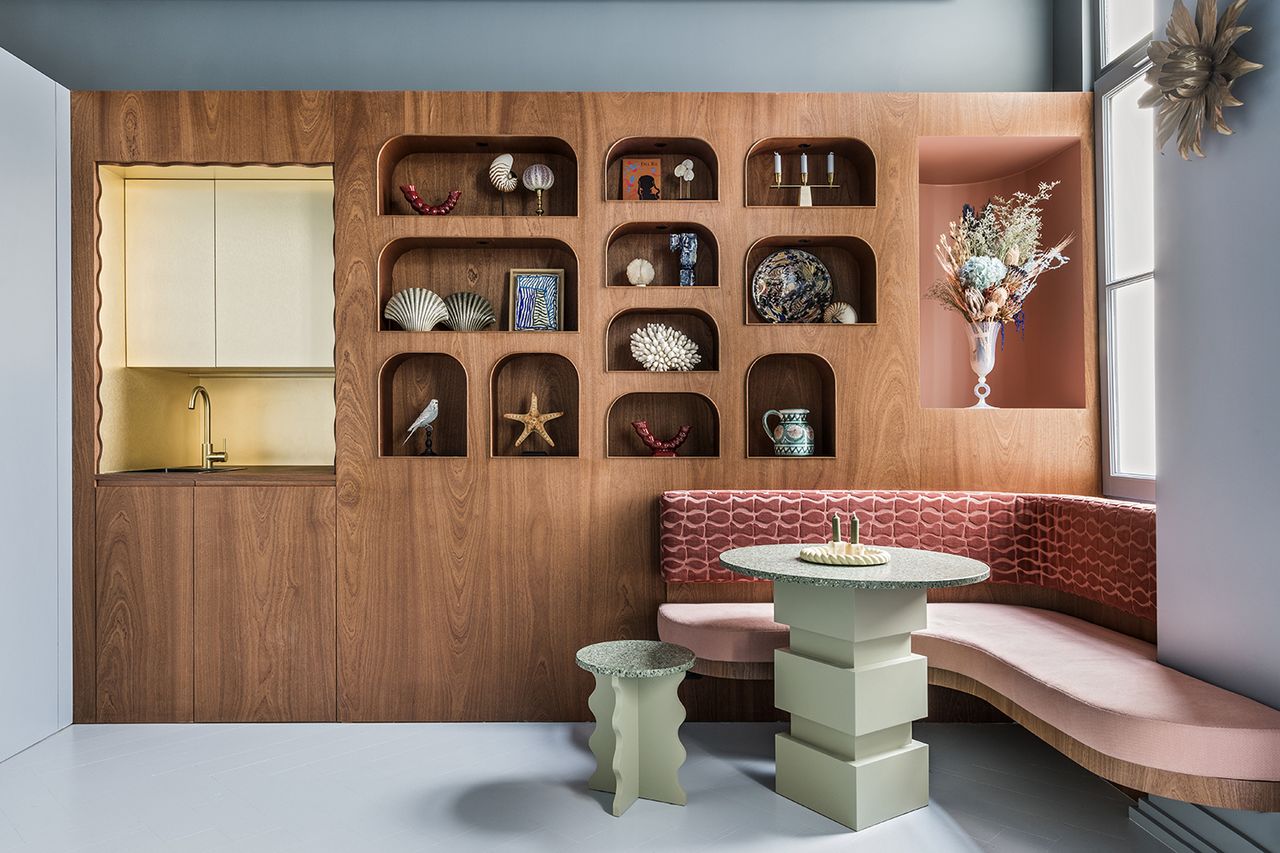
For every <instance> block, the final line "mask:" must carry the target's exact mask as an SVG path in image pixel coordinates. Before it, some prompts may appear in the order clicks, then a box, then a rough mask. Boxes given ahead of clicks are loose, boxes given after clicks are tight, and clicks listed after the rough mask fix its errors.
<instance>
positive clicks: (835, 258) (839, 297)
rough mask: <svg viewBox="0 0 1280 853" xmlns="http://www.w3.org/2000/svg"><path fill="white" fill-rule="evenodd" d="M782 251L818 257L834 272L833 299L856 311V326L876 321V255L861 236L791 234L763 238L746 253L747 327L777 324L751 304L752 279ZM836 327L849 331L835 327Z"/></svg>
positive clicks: (832, 277)
mask: <svg viewBox="0 0 1280 853" xmlns="http://www.w3.org/2000/svg"><path fill="white" fill-rule="evenodd" d="M779 249H803V250H804V251H806V252H809V253H810V254H812V255H814V256H816V257H817V258H818V260H820V261H822V263H823V265H824V266H826V268H827V271H828V272H829V273H831V291H832V300H833V301H838V302H848V303H849V304H850V305H852V306H853V310H854V311H856V312H857V315H858V322H857V323H856V324H855V325H858V326H866V325H873V324H875V322H876V284H877V282H876V254H875V252H874V251H872V249H871V246H869V245H868V244H867V242H866V241H865V240H863V239H862V238H861V237H850V236H842V237H832V236H817V235H815V236H807V235H788V236H774V237H762V238H760V239H759V240H756V241H755V242H754V243H752V244H751V248H750V249H748V250H747V262H746V269H745V270H744V278H743V281H744V282H746V299H745V304H746V312H747V314H746V321H747V323H748V324H757V323H758V324H760V325H775V324H772V323H769V322H768V321H766V320H765V319H764V318H763V317H761V316H760V315H759V314H758V313H757V312H756V309H755V305H754V304H752V302H751V278H752V276H754V275H755V271H756V267H758V266H760V262H761V261H763V260H764V259H765V258H766V257H768V256H769V255H770V254H772V253H773V252H776V251H778V250H779ZM835 328H848V326H844V327H838V326H837V327H835Z"/></svg>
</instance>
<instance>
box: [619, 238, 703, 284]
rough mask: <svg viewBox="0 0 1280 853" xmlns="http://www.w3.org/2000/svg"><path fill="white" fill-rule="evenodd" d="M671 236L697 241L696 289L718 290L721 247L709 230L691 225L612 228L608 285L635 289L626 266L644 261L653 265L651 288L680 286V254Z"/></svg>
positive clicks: (694, 274) (694, 271)
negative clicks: (693, 236) (636, 260)
mask: <svg viewBox="0 0 1280 853" xmlns="http://www.w3.org/2000/svg"><path fill="white" fill-rule="evenodd" d="M672 234H694V235H696V236H697V238H698V260H697V263H695V264H694V265H693V279H694V284H693V287H718V286H719V285H720V280H719V267H720V247H719V245H718V244H717V243H716V238H715V235H714V234H712V233H711V230H710V229H708V228H706V227H705V226H702V225H697V224H694V223H692V222H628V223H625V224H623V225H619V226H618V227H617V228H615V229H613V233H612V234H610V235H609V246H608V249H607V251H606V252H605V282H604V283H605V285H606V286H608V287H633V286H634V285H632V284H631V282H630V281H629V280H628V279H627V265H628V264H630V263H631V262H632V261H633V260H635V259H636V258H643V259H645V260H646V261H648V262H649V263H651V264H653V271H654V277H653V281H652V282H650V283H649V284H648V285H647V286H648V287H676V286H679V285H680V254H679V252H673V251H672V250H671V235H672Z"/></svg>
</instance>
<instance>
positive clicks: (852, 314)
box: [822, 302, 858, 324]
mask: <svg viewBox="0 0 1280 853" xmlns="http://www.w3.org/2000/svg"><path fill="white" fill-rule="evenodd" d="M822 322H824V323H845V324H852V323H856V322H858V312H856V311H854V310H853V306H852V305H850V304H849V303H848V302H832V303H831V304H830V305H828V306H827V307H826V309H825V310H824V311H823V312H822Z"/></svg>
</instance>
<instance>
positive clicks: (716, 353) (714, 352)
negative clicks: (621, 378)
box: [605, 308, 720, 373]
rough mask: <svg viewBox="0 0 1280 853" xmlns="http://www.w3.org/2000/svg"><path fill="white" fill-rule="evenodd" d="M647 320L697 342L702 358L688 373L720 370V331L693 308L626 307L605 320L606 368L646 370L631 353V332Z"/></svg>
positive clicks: (714, 322)
mask: <svg viewBox="0 0 1280 853" xmlns="http://www.w3.org/2000/svg"><path fill="white" fill-rule="evenodd" d="M649 323H662V324H663V325H666V326H670V327H671V328H673V329H675V330H676V331H677V332H681V333H683V334H684V335H685V336H687V337H688V338H689V340H691V341H693V342H694V343H695V344H697V345H698V352H699V353H700V354H701V356H702V360H701V361H699V362H698V365H697V367H695V368H694V369H693V370H692V371H689V372H690V373H702V372H706V371H715V370H719V369H720V330H719V328H718V327H717V326H716V321H715V320H713V319H712V318H711V315H710V314H708V313H706V312H705V311H701V310H699V309H697V308H628V309H627V310H625V311H621V312H619V313H618V314H616V315H615V316H614V318H613V319H612V320H610V321H609V330H608V332H607V333H606V334H605V349H606V355H605V364H606V369H607V370H611V371H613V370H618V371H638V372H640V373H647V372H648V371H646V370H645V369H644V368H643V367H641V366H640V363H639V362H637V361H636V360H635V357H634V356H632V355H631V333H632V332H634V331H636V330H637V329H640V328H642V327H644V326H646V325H648V324H649Z"/></svg>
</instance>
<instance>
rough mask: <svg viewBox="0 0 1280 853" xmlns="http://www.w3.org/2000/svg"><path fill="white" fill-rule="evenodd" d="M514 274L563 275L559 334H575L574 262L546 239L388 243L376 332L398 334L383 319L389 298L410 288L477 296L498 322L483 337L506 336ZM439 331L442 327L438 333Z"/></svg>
mask: <svg viewBox="0 0 1280 853" xmlns="http://www.w3.org/2000/svg"><path fill="white" fill-rule="evenodd" d="M513 269H562V270H564V279H563V283H562V287H561V298H562V299H563V302H564V316H563V326H562V330H563V331H569V332H573V331H577V329H578V258H577V256H576V255H575V254H574V252H573V249H571V248H569V246H568V245H567V244H566V243H564V242H562V241H560V240H556V239H552V238H549V237H401V238H398V239H396V240H392V241H391V242H390V243H388V244H387V245H386V247H385V248H384V249H383V250H382V254H381V255H380V256H379V258H378V300H379V301H378V314H377V316H378V321H379V323H380V324H381V325H380V328H381V329H383V330H384V331H399V330H400V327H399V326H397V325H396V324H395V323H393V322H391V321H390V320H387V319H386V318H385V317H383V316H382V311H383V308H384V307H385V306H386V304H387V300H388V299H390V298H391V297H392V295H393V294H395V293H398V292H399V291H401V290H404V289H406V288H409V287H425V288H427V289H429V290H434V291H435V292H436V293H438V294H439V295H440V296H441V297H445V296H448V295H449V294H450V293H455V292H457V291H464V290H466V291H474V292H476V293H479V294H480V295H481V296H483V297H484V298H486V299H488V300H489V302H490V303H491V304H492V305H493V309H494V313H495V314H496V315H497V318H498V322H497V323H496V324H494V325H493V326H490V327H489V329H488V330H486V331H505V330H506V329H508V328H510V318H511V298H510V293H511V289H510V273H511V270H513ZM440 330H443V327H438V328H437V331H440ZM435 333H436V332H433V333H432V334H435ZM463 334H466V333H463ZM520 334H539V333H537V332H521V333H520Z"/></svg>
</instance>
